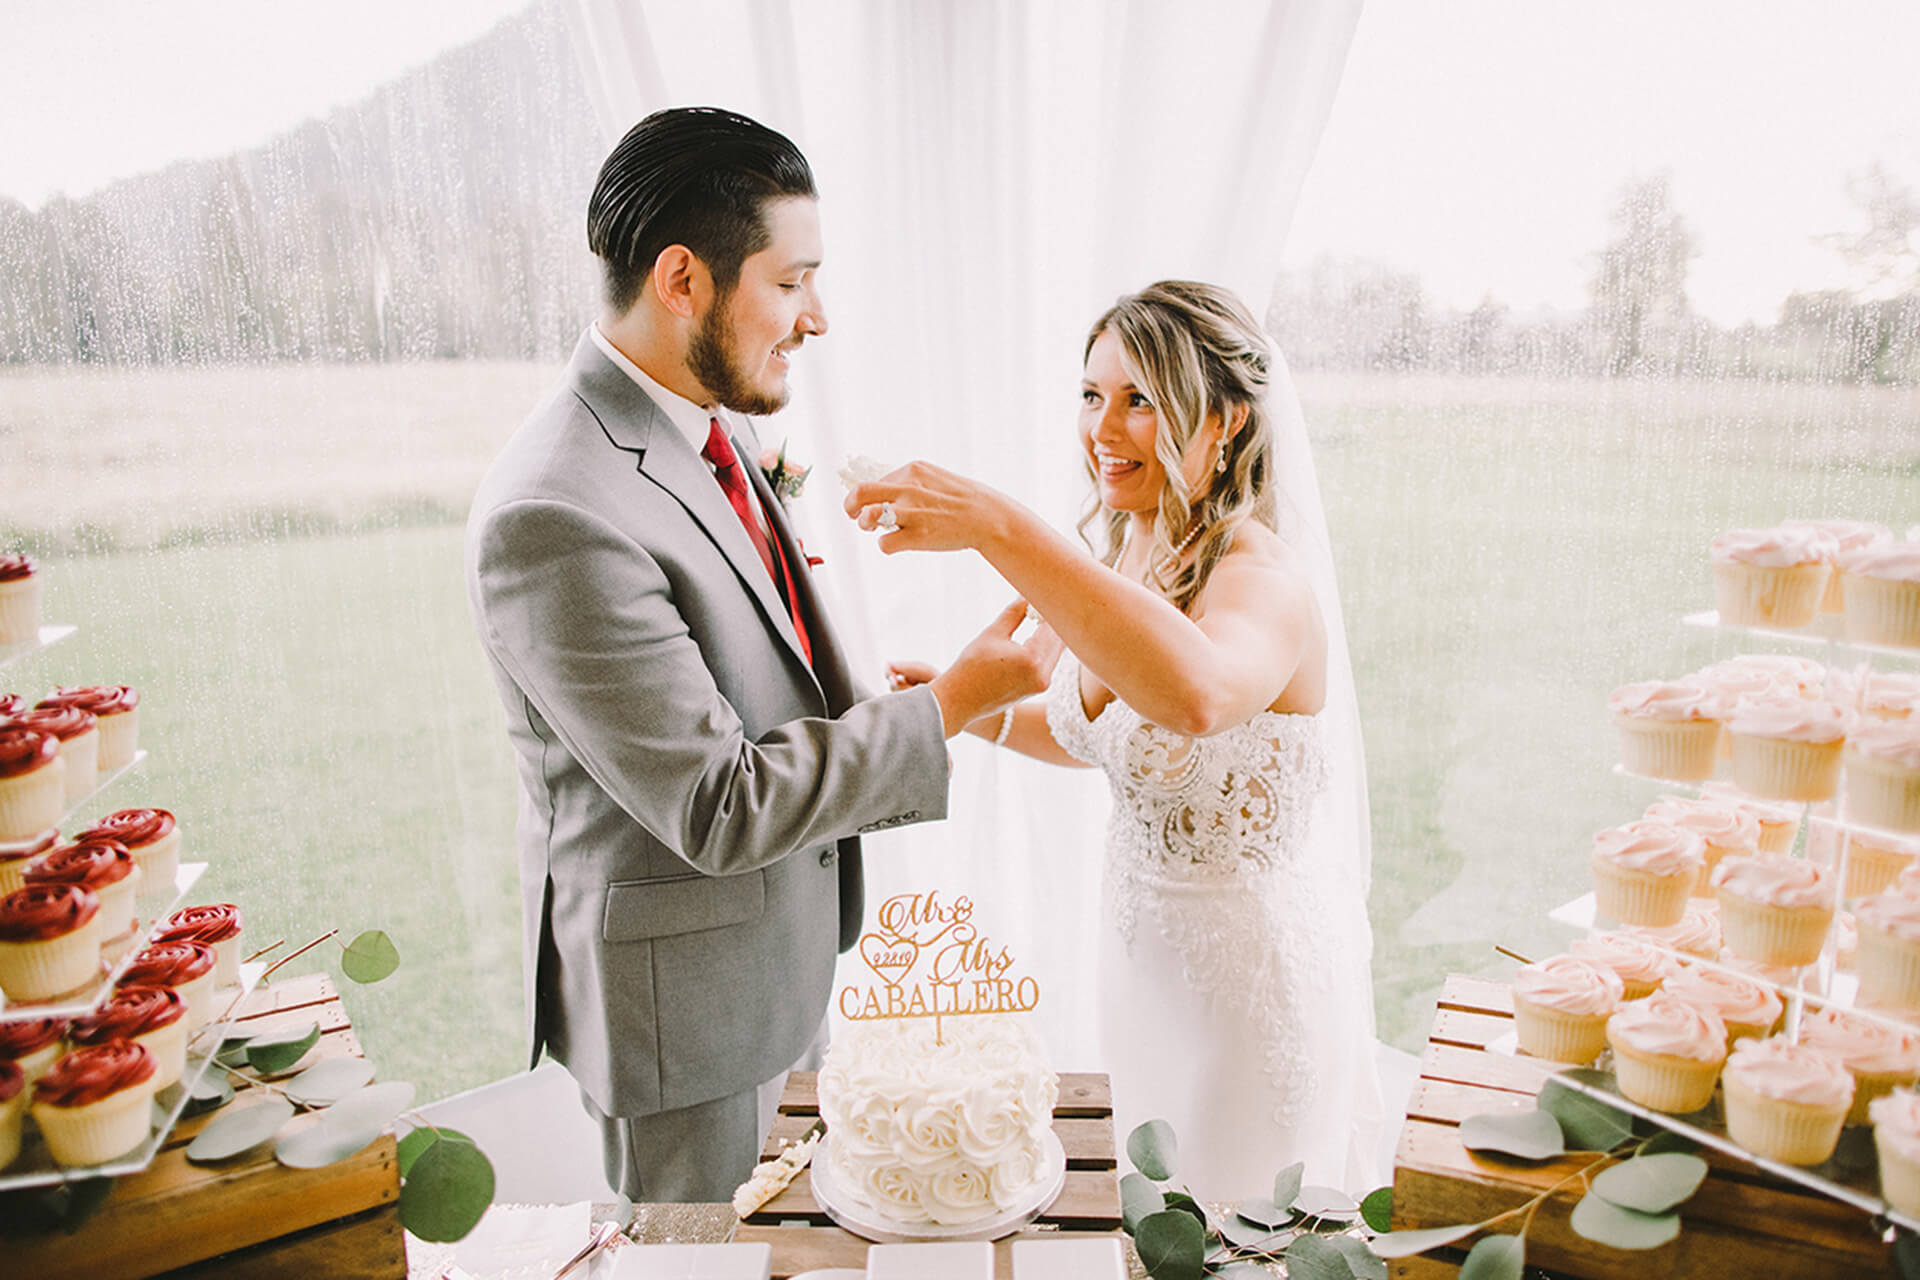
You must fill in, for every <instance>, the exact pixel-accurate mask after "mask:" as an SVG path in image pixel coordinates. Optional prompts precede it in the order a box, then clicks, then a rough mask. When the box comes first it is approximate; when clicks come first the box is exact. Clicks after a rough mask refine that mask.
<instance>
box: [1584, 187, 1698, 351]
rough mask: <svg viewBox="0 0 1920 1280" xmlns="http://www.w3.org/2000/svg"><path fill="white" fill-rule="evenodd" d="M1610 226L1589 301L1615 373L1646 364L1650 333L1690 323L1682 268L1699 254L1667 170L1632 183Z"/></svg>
mask: <svg viewBox="0 0 1920 1280" xmlns="http://www.w3.org/2000/svg"><path fill="white" fill-rule="evenodd" d="M1610 221H1611V222H1612V224H1613V239H1611V240H1609V241H1608V242H1607V244H1606V246H1605V247H1604V248H1602V249H1601V250H1600V261H1599V265H1598V267H1597V268H1596V269H1595V271H1594V274H1593V277H1592V279H1591V280H1590V281H1589V282H1588V284H1587V296H1588V298H1589V299H1590V301H1591V305H1592V311H1591V318H1592V321H1593V324H1594V326H1595V328H1596V329H1597V331H1598V335H1599V337H1600V340H1601V343H1602V345H1603V350H1604V356H1603V361H1604V366H1605V368H1606V371H1607V372H1608V373H1615V374H1618V373H1626V372H1629V371H1631V370H1633V369H1636V368H1640V367H1644V366H1645V365H1646V364H1647V363H1648V360H1647V355H1648V346H1649V339H1650V338H1651V336H1652V335H1653V334H1654V333H1655V332H1656V331H1659V330H1677V329H1678V328H1679V327H1680V326H1681V324H1682V323H1683V322H1684V321H1685V320H1686V319H1687V312H1688V308H1687V266H1688V264H1689V263H1690V262H1691V261H1692V260H1693V258H1694V257H1695V256H1697V255H1698V253H1699V249H1698V247H1697V246H1696V245H1695V242H1694V237H1693V231H1692V229H1691V228H1689V227H1688V226H1687V222H1686V219H1684V218H1682V217H1681V216H1680V214H1679V213H1678V212H1676V211H1675V209H1674V207H1673V193H1672V179H1671V175H1669V174H1667V173H1665V172H1661V173H1657V174H1654V175H1652V176H1651V177H1645V178H1635V179H1632V180H1631V181H1629V182H1628V183H1627V185H1626V186H1625V187H1623V188H1622V189H1621V192H1620V199H1619V201H1618V202H1617V203H1616V204H1615V205H1614V207H1613V213H1612V215H1611V218H1610Z"/></svg>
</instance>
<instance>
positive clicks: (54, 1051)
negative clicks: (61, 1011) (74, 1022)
mask: <svg viewBox="0 0 1920 1280" xmlns="http://www.w3.org/2000/svg"><path fill="white" fill-rule="evenodd" d="M66 1037H67V1020H66V1019H65V1018H16V1019H13V1020H12V1021H9V1022H0V1058H4V1059H6V1060H7V1061H9V1062H16V1063H18V1064H19V1065H20V1069H21V1070H22V1071H24V1072H26V1073H27V1083H28V1084H32V1083H33V1082H34V1081H35V1080H38V1079H39V1078H40V1077H41V1076H42V1075H44V1074H46V1071H47V1068H49V1067H51V1066H52V1065H53V1064H54V1063H56V1062H58V1061H59V1060H60V1055H62V1054H64V1053H65V1052H66V1051H67V1038H66Z"/></svg>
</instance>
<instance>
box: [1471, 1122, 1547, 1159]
mask: <svg viewBox="0 0 1920 1280" xmlns="http://www.w3.org/2000/svg"><path fill="white" fill-rule="evenodd" d="M1460 1142H1461V1144H1462V1145H1463V1146H1465V1147H1466V1148H1467V1149H1468V1150H1469V1151H1498V1152H1500V1153H1501V1154H1502V1155H1509V1156H1517V1157H1518V1158H1520V1159H1522V1160H1550V1159H1552V1158H1553V1157H1554V1156H1557V1155H1563V1154H1565V1152H1566V1149H1567V1144H1566V1140H1565V1139H1564V1138H1563V1137H1562V1136H1561V1133H1560V1122H1559V1121H1557V1120H1555V1119H1554V1118H1553V1117H1552V1116H1550V1115H1548V1114H1547V1113H1546V1112H1544V1111H1496V1112H1491V1113H1488V1114H1483V1115H1477V1116H1468V1117H1467V1118H1466V1119H1465V1120H1463V1121H1461V1122H1460Z"/></svg>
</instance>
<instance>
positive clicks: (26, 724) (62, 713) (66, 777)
mask: <svg viewBox="0 0 1920 1280" xmlns="http://www.w3.org/2000/svg"><path fill="white" fill-rule="evenodd" d="M9 723H10V724H12V725H15V726H17V727H19V728H22V729H32V730H34V731H36V732H38V733H50V734H52V735H53V736H54V737H56V738H58V739H59V740H60V762H61V764H63V765H64V766H65V767H66V768H65V772H64V774H63V775H62V780H63V782H64V783H65V785H66V789H67V793H66V796H65V800H64V803H63V804H62V806H61V810H62V812H65V810H66V809H68V808H71V807H72V806H74V805H76V804H79V803H80V802H81V801H82V800H84V799H86V798H87V797H88V796H90V795H92V794H93V791H94V788H95V787H98V786H99V785H100V730H99V728H98V724H99V722H98V721H96V720H95V719H94V718H93V713H92V712H91V711H82V710H80V708H78V707H35V708H34V709H33V710H31V711H22V712H21V713H20V714H19V715H17V716H15V717H14V718H13V719H12V720H11V721H10V722H9ZM54 821H55V822H58V821H59V818H58V817H57V816H56V817H55V818H54Z"/></svg>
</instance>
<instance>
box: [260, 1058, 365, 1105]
mask: <svg viewBox="0 0 1920 1280" xmlns="http://www.w3.org/2000/svg"><path fill="white" fill-rule="evenodd" d="M373 1073H374V1065H373V1063H371V1062H369V1061H368V1060H367V1059H365V1058H327V1059H325V1060H324V1061H321V1062H316V1063H314V1064H313V1065H312V1066H310V1067H308V1068H307V1069H306V1070H305V1071H302V1072H301V1073H300V1074H299V1075H297V1076H295V1077H294V1078H293V1079H291V1080H289V1081H287V1082H286V1083H285V1084H283V1085H281V1086H280V1087H281V1088H282V1089H284V1090H285V1091H286V1093H287V1096H288V1097H290V1098H292V1099H293V1100H294V1101H295V1102H297V1103H299V1104H300V1105H301V1106H303V1107H324V1106H329V1105H331V1104H332V1103H335V1102H338V1101H339V1100H340V1099H341V1098H343V1097H345V1096H346V1095H347V1094H349V1093H351V1092H353V1091H354V1090H355V1089H358V1088H359V1087H360V1086H361V1085H363V1084H365V1083H367V1082H368V1081H369V1080H371V1079H373Z"/></svg>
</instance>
